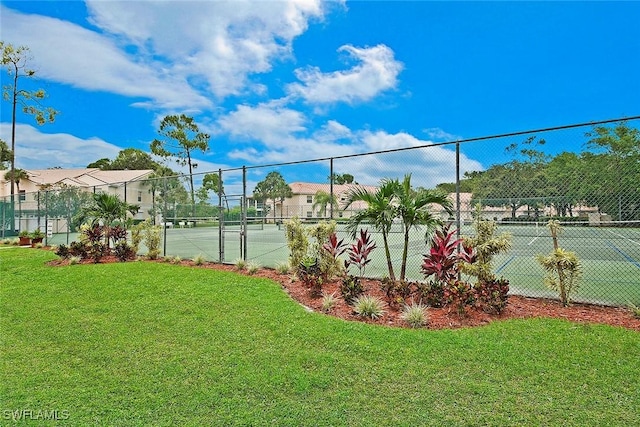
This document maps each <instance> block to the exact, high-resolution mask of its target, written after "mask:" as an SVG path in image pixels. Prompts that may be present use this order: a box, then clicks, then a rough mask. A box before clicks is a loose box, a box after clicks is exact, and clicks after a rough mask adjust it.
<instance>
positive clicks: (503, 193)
mask: <svg viewBox="0 0 640 427" xmlns="http://www.w3.org/2000/svg"><path fill="white" fill-rule="evenodd" d="M585 136H586V138H587V143H586V147H587V150H586V151H584V152H582V153H579V154H577V153H573V152H562V153H560V154H557V155H555V156H550V155H547V154H545V153H544V152H543V151H541V150H540V149H539V148H540V147H541V146H542V145H544V144H545V140H544V139H538V138H537V137H535V136H532V137H530V138H528V139H527V140H525V141H523V142H522V143H521V144H512V145H510V146H509V147H508V148H507V151H508V152H510V153H511V154H512V155H513V160H511V161H509V162H507V163H503V164H496V165H493V166H491V167H489V168H488V169H486V170H485V171H480V172H478V171H474V172H468V173H465V174H464V178H463V179H462V180H461V181H460V190H461V192H467V193H472V194H473V197H472V205H475V204H476V203H480V204H481V205H483V206H496V207H508V208H509V210H510V213H511V218H516V214H517V212H518V209H520V208H521V207H527V211H528V212H529V215H530V216H531V217H534V218H537V217H538V216H540V215H541V211H542V209H543V208H545V207H551V208H553V211H554V212H556V215H557V216H560V217H574V216H577V215H578V212H577V211H576V208H577V207H578V206H589V207H597V208H598V210H599V212H600V213H603V214H605V213H606V214H609V215H611V217H612V218H613V219H615V220H618V221H633V220H640V131H638V129H635V128H632V127H630V126H628V125H627V123H625V122H620V123H618V124H616V125H615V126H613V127H607V126H595V127H594V128H593V129H592V130H591V131H589V132H587V133H586V134H585ZM437 188H440V189H441V190H444V191H447V192H455V188H456V185H455V184H454V183H444V184H440V185H438V186H437Z"/></svg>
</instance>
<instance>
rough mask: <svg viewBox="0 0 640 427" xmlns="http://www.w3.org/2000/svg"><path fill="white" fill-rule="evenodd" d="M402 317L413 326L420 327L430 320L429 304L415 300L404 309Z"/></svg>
mask: <svg viewBox="0 0 640 427" xmlns="http://www.w3.org/2000/svg"><path fill="white" fill-rule="evenodd" d="M400 317H401V318H402V320H404V321H405V322H407V324H409V326H411V327H412V328H419V327H421V326H423V325H425V324H426V323H427V322H428V315H427V306H426V305H422V304H421V303H418V304H414V303H413V302H412V303H411V304H407V305H405V306H404V308H403V309H402V314H401V315H400Z"/></svg>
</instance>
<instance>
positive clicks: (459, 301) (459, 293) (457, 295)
mask: <svg viewBox="0 0 640 427" xmlns="http://www.w3.org/2000/svg"><path fill="white" fill-rule="evenodd" d="M474 294H475V292H474V291H473V287H472V286H471V285H470V284H469V282H465V281H464V280H457V281H455V282H452V283H449V284H447V285H446V286H445V288H444V298H445V301H446V302H447V304H452V305H453V306H455V308H456V312H457V313H458V315H460V316H464V315H465V314H466V309H467V307H468V306H471V305H473V303H474V302H475V295H474Z"/></svg>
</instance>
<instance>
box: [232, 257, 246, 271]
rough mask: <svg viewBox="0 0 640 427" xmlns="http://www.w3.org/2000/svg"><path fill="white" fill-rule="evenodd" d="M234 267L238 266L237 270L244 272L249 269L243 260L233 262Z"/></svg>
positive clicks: (238, 259)
mask: <svg viewBox="0 0 640 427" xmlns="http://www.w3.org/2000/svg"><path fill="white" fill-rule="evenodd" d="M233 265H235V266H236V269H237V270H244V269H245V268H246V267H247V261H245V260H244V259H242V258H237V259H236V260H235V261H233Z"/></svg>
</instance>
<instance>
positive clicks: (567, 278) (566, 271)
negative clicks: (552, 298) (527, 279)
mask: <svg viewBox="0 0 640 427" xmlns="http://www.w3.org/2000/svg"><path fill="white" fill-rule="evenodd" d="M548 226H549V230H550V231H551V237H552V239H553V252H551V253H550V254H549V255H547V256H544V255H538V256H537V257H536V259H537V260H538V262H539V263H540V265H542V267H543V268H544V269H545V270H546V271H547V276H546V277H545V279H544V284H545V285H546V286H547V287H548V288H550V289H553V290H555V291H557V292H559V294H560V301H561V302H562V305H564V306H567V305H569V298H570V295H571V293H573V292H574V291H576V290H577V289H578V282H579V281H580V279H581V278H582V265H581V263H580V259H579V258H578V256H577V255H576V253H575V252H571V251H565V250H564V249H562V248H561V247H559V246H558V234H560V223H559V222H558V221H549V224H548Z"/></svg>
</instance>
